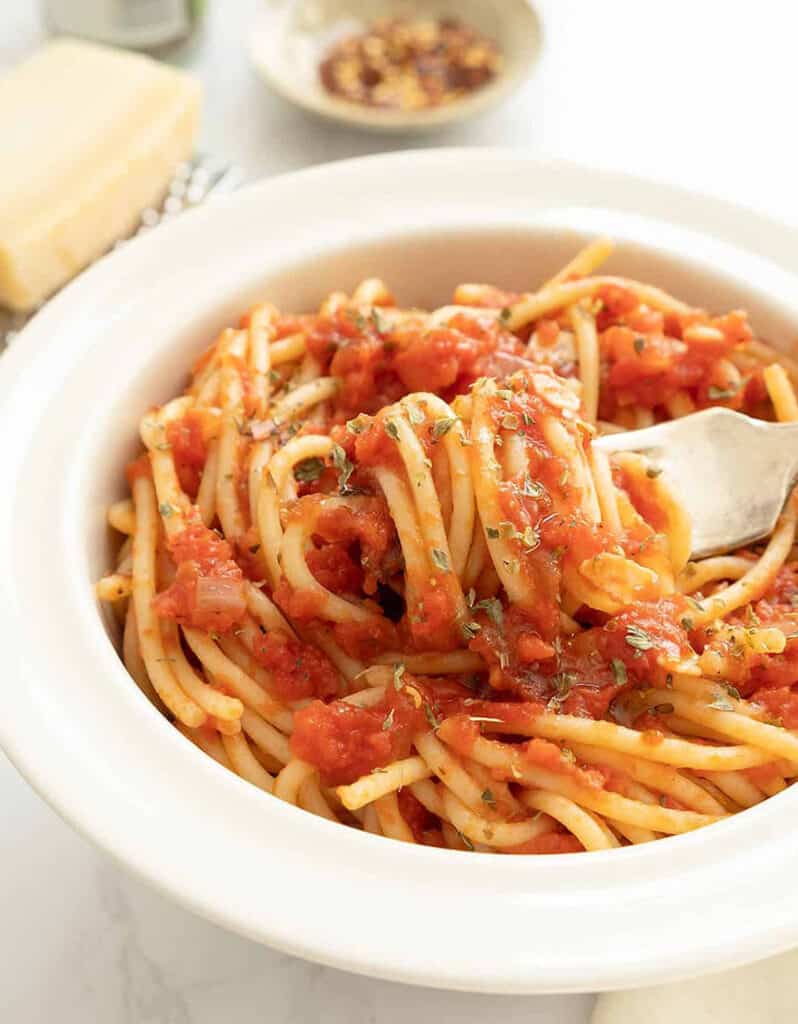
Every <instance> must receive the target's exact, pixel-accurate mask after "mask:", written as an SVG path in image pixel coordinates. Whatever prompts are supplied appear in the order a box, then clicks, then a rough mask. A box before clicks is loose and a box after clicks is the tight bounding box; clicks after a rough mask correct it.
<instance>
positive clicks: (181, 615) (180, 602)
mask: <svg viewBox="0 0 798 1024" xmlns="http://www.w3.org/2000/svg"><path fill="white" fill-rule="evenodd" d="M168 548H169V553H170V555H171V556H172V559H173V561H174V563H175V565H176V566H177V572H176V574H175V579H174V582H173V583H172V584H171V585H170V586H169V587H168V588H167V589H166V590H164V591H163V592H162V593H160V594H158V595H157V596H156V598H155V600H154V602H153V607H154V609H155V612H156V614H157V615H159V616H160V617H161V618H167V619H174V620H175V621H176V622H179V623H180V624H181V625H184V626H191V627H194V628H195V629H202V630H207V631H210V632H217V633H226V632H228V630H230V629H232V628H233V627H234V626H237V625H239V624H240V623H241V621H242V619H243V617H244V615H245V613H246V600H245V596H244V584H243V573H242V571H241V569H240V567H239V566H238V565H237V564H236V562H235V561H234V560H233V551H232V548H231V547H230V545H229V544H228V542H227V541H226V540H224V539H222V538H221V537H220V536H219V535H218V534H217V533H214V531H213V530H209V529H208V527H207V526H205V525H204V523H202V522H201V521H200V519H199V514H198V513H196V512H195V513H194V518H193V520H192V521H191V522H189V523H188V525H187V526H186V527H185V528H184V529H183V530H181V531H180V533H178V534H177V536H176V537H174V538H173V539H172V540H170V541H169V543H168Z"/></svg>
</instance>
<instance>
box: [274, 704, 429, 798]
mask: <svg viewBox="0 0 798 1024" xmlns="http://www.w3.org/2000/svg"><path fill="white" fill-rule="evenodd" d="M427 728H429V726H428V724H427V722H426V719H425V716H424V713H423V710H421V709H420V708H417V707H416V705H415V703H414V701H413V700H412V699H411V697H410V696H409V695H408V694H407V693H406V692H404V691H403V690H399V691H397V690H395V689H394V688H393V687H391V686H389V687H388V689H387V690H386V694H385V697H384V698H383V700H382V701H380V703H379V704H378V705H376V706H375V707H371V708H359V707H355V705H353V704H347V703H345V702H344V701H340V700H337V701H333V703H331V704H323V703H322V702H321V701H314V702H313V703H312V704H308V705H307V707H304V708H302V709H300V710H299V711H297V712H296V714H295V715H294V732H293V734H292V736H291V750H292V751H293V753H294V754H295V755H296V756H297V757H300V758H302V760H303V761H308V762H310V764H312V765H315V766H316V768H317V769H318V770H319V773H320V775H321V777H322V779H323V781H324V783H325V784H326V785H331V786H340V785H345V784H347V783H350V782H354V781H355V779H358V778H360V777H361V776H362V775H368V774H369V772H372V771H374V769H375V768H382V767H384V766H385V765H387V764H390V763H391V762H392V761H396V760H398V759H400V758H403V757H407V756H408V754H409V753H410V748H411V744H412V739H413V736H414V735H415V734H416V733H417V732H419V731H421V730H424V729H427Z"/></svg>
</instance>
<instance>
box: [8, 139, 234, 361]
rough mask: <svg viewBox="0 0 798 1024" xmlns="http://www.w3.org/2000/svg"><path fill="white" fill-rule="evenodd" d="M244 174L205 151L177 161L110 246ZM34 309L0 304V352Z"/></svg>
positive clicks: (148, 228) (230, 187) (228, 187)
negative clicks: (159, 197)
mask: <svg viewBox="0 0 798 1024" xmlns="http://www.w3.org/2000/svg"><path fill="white" fill-rule="evenodd" d="M243 177H244V175H243V173H242V171H241V169H240V168H238V167H235V166H233V165H231V164H227V163H224V162H222V161H220V160H217V159H215V158H214V157H212V156H206V155H205V154H199V155H198V156H196V157H194V159H193V160H190V161H186V162H185V163H182V164H179V165H178V166H177V168H176V169H175V173H174V177H173V178H172V180H171V182H170V183H169V188H168V190H167V192H166V195H165V196H164V199H163V202H162V203H161V205H160V206H159V207H157V208H156V207H154V206H153V207H149V208H148V209H146V210H142V213H141V218H140V221H139V226H138V227H137V228H136V230H135V231H134V232H133V234H132V235H130V236H128V238H123V239H120V240H119V241H118V242H116V243H115V244H114V245H113V247H112V248H114V249H118V248H119V246H120V245H125V244H126V243H127V242H128V241H129V240H130V238H135V237H136V236H137V235H143V234H144V233H145V232H147V231H152V229H153V228H154V227H157V226H158V225H159V224H161V223H163V221H165V220H169V219H170V218H171V217H174V216H175V215H176V214H178V213H182V212H183V210H188V209H191V207H193V206H198V205H199V204H200V203H201V202H203V201H204V200H205V199H207V198H208V196H210V195H211V194H213V195H218V194H220V193H224V192H232V191H233V190H234V189H235V188H237V187H238V186H239V185H240V184H241V181H242V180H243ZM40 308H41V307H40ZM35 312H36V311H35V310H34V311H33V312H32V313H12V312H11V311H10V310H5V309H2V308H0V353H2V352H3V351H4V350H5V349H6V348H7V347H8V346H9V345H10V344H11V342H12V341H13V340H14V337H15V336H16V335H17V334H19V332H20V331H21V330H22V328H23V327H24V326H25V324H26V323H27V322H28V321H29V320H30V319H31V317H32V316H34V315H35Z"/></svg>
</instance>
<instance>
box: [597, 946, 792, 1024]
mask: <svg viewBox="0 0 798 1024" xmlns="http://www.w3.org/2000/svg"><path fill="white" fill-rule="evenodd" d="M591 1024H798V950H795V951H793V952H792V953H784V954H783V955H782V956H777V957H773V958H772V959H770V960H761V961H760V962H759V963H756V964H750V965H749V966H748V967H739V968H738V969H737V970H734V971H724V972H723V973H722V974H712V975H709V976H707V977H705V978H697V979H695V980H694V981H682V982H677V983H675V984H672V985H659V986H657V987H656V988H641V989H634V990H631V991H628V992H606V993H604V994H603V995H600V996H599V998H598V1000H597V1002H596V1007H595V1009H594V1010H593V1016H592V1018H591Z"/></svg>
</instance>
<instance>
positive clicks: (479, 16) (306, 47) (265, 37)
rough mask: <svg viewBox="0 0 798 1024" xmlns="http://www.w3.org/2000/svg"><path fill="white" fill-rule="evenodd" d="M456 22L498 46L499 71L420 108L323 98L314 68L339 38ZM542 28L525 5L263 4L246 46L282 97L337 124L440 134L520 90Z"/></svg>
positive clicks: (331, 0)
mask: <svg viewBox="0 0 798 1024" xmlns="http://www.w3.org/2000/svg"><path fill="white" fill-rule="evenodd" d="M391 16H396V17H403V18H420V17H423V18H424V19H441V18H454V19H457V20H458V21H461V22H463V23H464V24H467V25H469V26H471V27H473V28H475V29H477V30H478V31H479V32H480V33H482V34H483V35H485V36H487V37H489V38H490V39H493V40H495V41H496V43H497V44H498V46H499V49H500V51H501V53H502V57H503V64H502V69H501V71H500V72H499V73H498V74H497V75H496V77H495V78H494V79H493V80H492V81H490V82H489V83H487V84H486V85H484V86H482V87H480V88H478V89H475V90H474V91H473V92H472V93H470V94H468V95H466V96H463V97H462V98H460V99H456V100H454V101H452V102H451V103H447V104H443V105H441V106H437V107H429V108H427V109H425V110H389V109H385V108H379V107H371V106H365V105H361V104H359V103H354V102H350V101H348V100H344V99H340V98H338V97H336V96H334V95H332V94H331V93H329V92H328V91H327V90H326V89H325V88H324V86H323V85H322V83H321V79H320V77H319V65H320V63H321V61H322V60H323V59H324V57H325V55H326V54H327V52H328V51H329V49H330V47H331V46H332V45H333V44H334V43H336V42H337V41H338V40H339V39H342V38H344V37H345V36H348V35H352V34H355V33H358V32H361V31H363V30H364V29H365V28H366V26H367V25H368V24H370V23H371V22H373V21H374V20H375V19H377V18H383V17H391ZM541 40H542V30H541V24H540V19H539V18H538V16H537V14H536V12H535V11H534V9H533V8H532V6H531V5H530V4H529V2H528V0H267V2H266V3H265V4H264V6H263V8H262V10H261V11H260V13H259V15H258V17H257V19H256V22H255V25H254V27H253V29H252V33H251V35H250V40H249V53H250V57H251V58H252V61H253V63H254V64H255V67H256V68H257V70H258V72H259V73H260V75H261V76H262V77H263V79H264V80H265V81H266V82H267V83H268V84H269V85H270V86H271V87H272V89H274V91H275V92H277V93H279V94H280V95H281V96H283V97H284V98H285V99H287V100H290V101H291V102H292V103H296V104H297V105H298V106H300V107H303V108H304V109H305V110H309V111H311V112H312V113H315V114H319V115H320V116H322V117H326V118H330V119H332V120H335V121H343V122H346V123H347V124H350V125H354V126H356V127H359V128H364V129H367V130H370V131H376V132H395V133H401V132H415V131H427V130H431V129H434V128H439V127H441V126H443V125H446V124H451V123H454V122H457V121H464V120H466V119H467V118H469V117H473V116H474V115H476V114H480V113H482V112H484V111H486V110H488V109H489V108H490V107H493V106H494V105H495V104H497V103H499V102H500V101H501V100H502V99H504V98H505V97H506V96H508V95H509V94H510V93H511V92H513V90H515V89H516V88H518V86H520V84H521V83H522V82H523V80H524V79H525V78H526V77H527V75H528V74H529V73H530V72H531V70H532V68H533V67H534V65H535V63H536V62H537V58H538V55H539V53H540V48H541Z"/></svg>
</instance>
